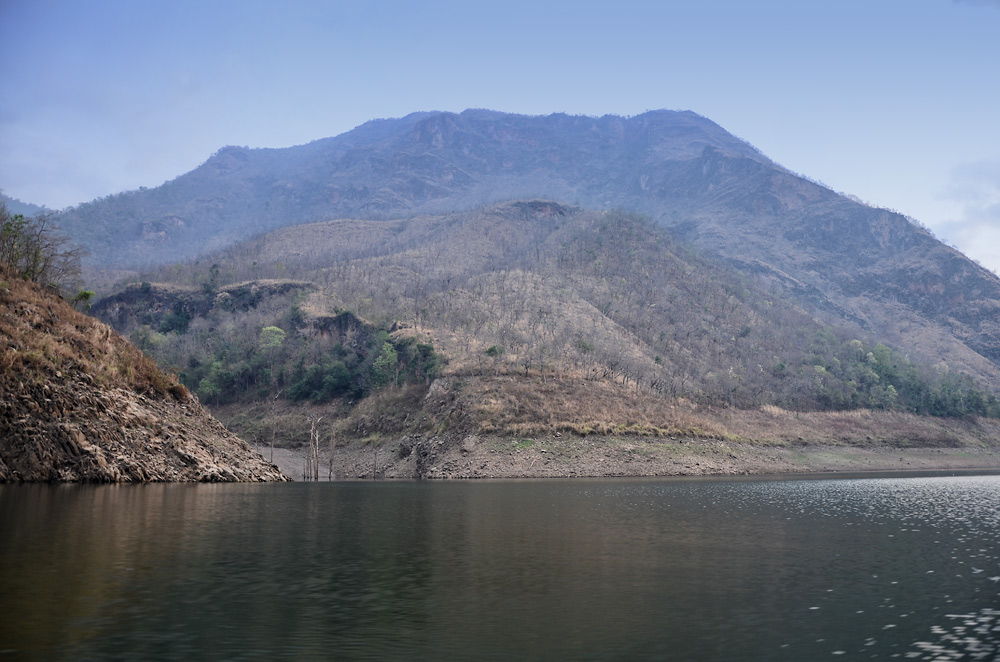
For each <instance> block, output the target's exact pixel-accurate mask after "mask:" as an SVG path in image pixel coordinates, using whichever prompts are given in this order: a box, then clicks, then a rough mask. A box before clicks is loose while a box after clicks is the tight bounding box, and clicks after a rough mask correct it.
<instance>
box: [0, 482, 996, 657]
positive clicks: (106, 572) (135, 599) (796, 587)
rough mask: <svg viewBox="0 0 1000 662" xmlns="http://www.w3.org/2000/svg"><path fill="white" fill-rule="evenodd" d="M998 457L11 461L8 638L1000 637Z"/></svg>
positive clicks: (116, 653) (700, 653) (835, 646)
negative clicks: (770, 471) (268, 467)
mask: <svg viewBox="0 0 1000 662" xmlns="http://www.w3.org/2000/svg"><path fill="white" fill-rule="evenodd" d="M998 592H1000V477H997V476H958V477H913V478H866V479H838V480H798V481H786V480H782V481H777V480H755V481H753V480H752V481H728V480H648V481H646V480H607V481H544V482H543V481H538V482H490V483H466V482H462V483H458V482H456V483H427V482H424V483H328V484H317V485H307V484H292V485H149V486H131V487H129V486H103V487H80V486H6V487H4V486H0V659H5V658H7V657H9V658H11V659H16V658H30V659H73V660H77V659H178V660H180V659H192V658H196V659H197V658H200V659H231V660H244V659H435V660H438V659H450V660H459V659H462V660H465V659H496V660H501V659H502V660H507V659H544V660H578V659H623V660H624V659H627V660H633V659H660V660H796V661H807V660H821V659H835V660H839V659H882V660H888V659H918V660H960V659H969V660H972V659H983V660H993V659H997V657H998V656H1000V653H998V645H1000V596H998Z"/></svg>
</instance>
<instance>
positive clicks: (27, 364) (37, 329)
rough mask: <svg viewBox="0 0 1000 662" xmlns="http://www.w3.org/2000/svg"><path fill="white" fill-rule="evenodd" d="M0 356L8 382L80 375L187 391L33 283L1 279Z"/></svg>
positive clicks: (144, 389) (162, 391) (160, 390)
mask: <svg viewBox="0 0 1000 662" xmlns="http://www.w3.org/2000/svg"><path fill="white" fill-rule="evenodd" d="M0 346H2V349H3V353H2V355H0V367H2V368H3V370H2V378H3V379H4V381H7V382H8V383H16V382H19V381H20V382H29V383H36V382H44V381H47V380H51V379H60V378H62V377H63V373H64V372H67V373H68V372H74V373H82V374H83V375H86V376H87V377H89V379H90V380H92V381H93V382H95V383H97V384H101V385H104V386H115V387H124V388H129V389H131V390H133V391H136V392H138V393H144V394H150V395H156V396H160V397H163V396H166V395H171V396H173V397H175V398H177V399H179V400H184V399H187V397H188V392H187V389H186V388H185V387H184V386H183V385H181V384H180V383H179V382H178V381H177V378H176V377H174V376H172V375H166V374H164V373H163V372H162V371H160V369H159V368H157V366H156V364H155V363H154V362H153V361H152V360H151V359H149V358H148V357H146V356H145V355H143V353H142V352H141V351H139V350H138V349H136V348H135V347H134V346H132V345H131V344H130V343H129V342H128V341H126V340H125V339H124V338H122V337H121V336H119V335H118V334H117V333H115V332H114V331H112V330H111V328H110V327H108V326H107V325H105V324H103V323H101V322H99V321H97V320H96V319H94V318H92V317H88V316H87V315H84V314H82V313H79V312H77V311H76V310H74V309H73V308H72V307H71V306H70V305H69V304H68V303H66V302H65V301H63V300H62V299H60V298H59V297H58V296H56V295H55V294H52V293H50V292H48V291H46V290H44V289H42V288H40V287H38V286H37V285H35V284H33V283H29V282H25V281H22V280H19V279H15V278H9V277H8V278H5V279H4V280H3V285H2V286H0Z"/></svg>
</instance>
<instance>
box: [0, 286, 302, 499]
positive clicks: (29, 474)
mask: <svg viewBox="0 0 1000 662" xmlns="http://www.w3.org/2000/svg"><path fill="white" fill-rule="evenodd" d="M0 351H2V355H0V482H35V481H85V482H147V481H212V482H216V481H283V480H288V479H287V478H286V477H285V476H284V475H283V474H282V473H281V471H280V470H279V469H278V468H277V467H276V466H274V465H272V464H270V463H268V462H266V461H265V460H264V459H263V458H262V457H261V456H260V455H259V454H257V453H256V452H254V451H253V450H252V449H251V448H250V447H249V446H248V445H247V444H246V443H245V442H244V441H242V440H241V439H239V438H238V437H236V436H235V435H233V434H232V433H230V432H228V431H227V430H226V429H225V428H224V427H223V426H222V424H220V423H219V422H218V421H216V420H215V419H213V418H212V417H211V416H210V415H209V414H208V413H207V412H205V410H204V409H203V408H202V407H201V405H200V404H199V403H198V401H197V400H196V399H195V398H194V397H193V396H191V395H190V394H189V393H188V392H187V389H185V388H184V387H183V386H181V385H180V384H179V383H177V381H176V379H175V378H173V377H171V376H169V375H165V374H163V373H161V372H159V371H158V370H157V369H156V367H155V366H154V365H153V364H152V362H151V361H149V359H147V358H146V357H145V356H143V355H142V353H141V352H139V351H138V350H137V349H136V348H135V347H133V346H132V345H130V344H129V343H128V342H127V341H125V340H124V339H123V338H121V337H120V336H118V335H117V334H115V333H114V332H113V331H111V329H110V328H108V327H107V326H106V325H104V324H102V323H100V322H98V321H97V320H95V319H93V318H90V317H87V316H85V315H82V314H80V313H78V312H76V311H75V310H73V309H72V308H71V307H70V306H69V305H68V304H66V303H65V302H64V301H62V300H61V299H59V298H58V297H56V296H55V295H53V294H50V293H48V292H45V291H43V290H41V289H40V288H37V287H35V286H34V285H32V284H29V283H24V282H21V281H18V280H11V279H7V280H4V278H3V276H2V274H0Z"/></svg>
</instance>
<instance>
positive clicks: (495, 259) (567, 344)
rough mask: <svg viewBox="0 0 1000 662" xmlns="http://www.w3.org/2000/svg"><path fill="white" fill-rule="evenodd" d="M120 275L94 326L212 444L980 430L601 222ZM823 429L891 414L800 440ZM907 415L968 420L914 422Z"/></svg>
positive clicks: (718, 273)
mask: <svg viewBox="0 0 1000 662" xmlns="http://www.w3.org/2000/svg"><path fill="white" fill-rule="evenodd" d="M143 279H145V280H144V281H140V282H134V283H132V284H129V285H127V286H125V287H123V288H122V289H121V290H120V291H118V292H117V293H115V294H113V295H111V296H108V297H105V298H104V299H103V300H102V301H101V302H99V303H98V304H97V305H96V306H95V309H94V310H95V313H96V314H98V315H99V316H101V317H102V318H103V319H105V320H107V321H108V322H110V323H112V324H114V325H115V327H116V328H117V329H118V330H120V331H121V332H122V333H123V334H126V335H128V336H129V337H130V338H131V339H132V340H133V341H134V342H135V343H136V344H138V345H139V346H140V347H142V348H143V349H145V350H146V351H148V352H149V353H150V354H151V355H152V356H154V357H156V359H157V361H159V362H160V363H161V364H163V365H170V366H177V370H178V371H179V373H180V375H181V378H182V380H183V381H184V383H185V384H186V385H187V386H188V387H189V388H191V389H193V390H195V391H196V392H197V393H198V395H199V396H200V397H201V398H202V399H203V400H204V401H205V402H206V403H208V404H209V406H211V407H212V408H213V411H214V412H215V413H216V414H217V415H219V416H220V418H221V419H222V420H223V421H224V422H225V423H226V424H227V425H228V426H230V427H231V428H232V429H234V430H236V431H237V432H238V433H240V434H241V435H242V436H244V437H245V438H247V439H252V438H256V439H258V440H268V439H269V438H275V437H276V438H277V439H278V441H279V444H282V445H294V444H297V443H303V442H304V440H305V439H307V438H311V434H312V429H311V428H312V423H313V422H314V421H316V420H317V419H318V418H321V417H322V418H323V419H325V420H326V421H327V423H325V424H324V433H323V434H324V435H326V434H328V433H329V434H331V435H333V437H334V438H335V439H337V440H340V441H342V442H346V441H348V440H354V441H355V442H357V444H359V445H360V446H361V447H364V446H367V445H369V444H372V443H373V442H375V443H376V444H377V445H381V444H384V443H385V442H386V441H387V440H393V441H395V440H400V439H403V440H407V439H408V440H409V441H406V443H405V446H406V448H405V449H403V451H401V452H404V451H405V452H404V457H408V455H406V454H405V453H408V452H411V451H412V452H414V453H418V454H419V453H420V452H422V451H421V450H420V448H418V447H417V446H419V444H417V446H414V443H416V442H414V441H413V440H415V439H429V438H435V437H436V436H438V435H447V438H448V439H450V440H451V441H452V442H455V440H459V441H460V440H461V439H464V438H465V437H466V436H468V435H473V436H490V435H492V436H499V437H500V438H507V439H510V438H515V439H517V438H522V437H526V438H538V437H539V436H560V435H572V436H577V437H589V436H593V435H604V436H611V437H621V436H630V435H631V436H638V437H653V438H662V437H695V438H698V437H706V436H707V437H709V438H714V439H735V438H738V439H753V440H761V439H770V440H775V439H780V440H783V441H786V442H787V439H786V438H784V437H782V436H781V435H782V434H785V433H784V432H781V433H777V434H776V433H775V432H774V430H773V429H770V428H769V427H768V425H769V423H768V421H774V420H778V419H781V420H783V421H785V425H784V427H785V429H786V430H787V429H797V430H798V431H799V433H803V432H805V431H806V430H808V437H807V438H811V439H823V438H826V439H831V440H836V441H850V442H852V443H857V442H859V441H860V442H861V443H867V442H869V441H872V440H875V439H879V440H892V441H893V443H912V442H913V441H914V440H923V441H924V442H925V443H929V444H931V445H940V444H941V443H947V444H949V445H958V444H960V443H980V442H981V440H982V439H988V438H989V435H990V434H992V432H990V431H991V430H994V429H995V426H993V425H992V424H990V423H977V422H974V421H975V419H976V418H977V417H997V416H1000V403H998V402H997V399H996V396H995V395H994V394H993V393H991V392H990V390H989V389H988V388H984V387H983V386H982V385H977V384H976V382H975V380H973V379H972V378H971V377H970V376H968V375H966V374H962V373H960V372H958V371H954V370H949V369H947V368H945V367H944V366H941V365H931V364H929V363H922V362H919V361H917V360H913V359H911V358H909V357H907V356H905V355H904V354H903V353H902V352H901V351H899V350H898V349H894V348H893V347H891V346H889V345H886V344H884V343H882V342H880V339H879V338H878V337H877V336H872V335H871V334H869V333H867V332H866V331H865V330H864V329H862V328H861V327H860V325H858V324H857V323H854V322H851V321H849V320H843V319H840V318H837V317H836V316H834V315H832V314H829V313H817V312H815V311H809V310H807V309H805V308H804V307H803V306H802V305H800V304H799V303H797V302H796V301H795V300H794V299H793V298H791V297H789V296H788V294H787V292H783V291H782V290H781V289H780V288H778V287H776V286H775V285H774V284H773V283H772V282H770V281H768V280H766V279H761V278H759V277H757V276H752V275H747V274H745V273H742V272H740V271H738V270H737V269H736V268H734V267H733V266H732V265H729V264H724V263H719V262H718V261H716V260H714V259H710V258H708V257H706V256H705V255H703V254H702V253H701V252H700V251H698V250H697V249H693V248H692V247H691V246H690V245H689V244H686V243H685V242H683V241H680V240H678V239H677V238H676V237H675V236H673V235H672V234H671V233H670V232H669V231H668V230H667V229H666V228H664V227H662V226H660V225H658V224H656V223H654V222H653V221H651V220H649V219H648V218H644V217H641V216H639V215H635V214H627V213H624V212H600V211H588V210H583V209H580V208H577V207H571V206H568V205H563V204H560V203H557V202H553V201H546V200H526V201H513V202H507V203H501V204H497V205H490V206H487V207H483V208H478V209H474V210H469V211H465V212H454V213H449V214H440V215H426V216H416V217H413V218H407V219H398V220H384V221H371V220H368V221H366V220H350V219H340V220H335V221H326V222H321V223H311V224H301V225H296V226H291V227H287V228H282V229H280V230H276V231H273V232H271V233H267V234H265V235H261V236H258V237H256V238H254V239H251V240H247V241H245V242H241V243H239V244H237V245H235V246H233V247H231V248H229V249H226V250H222V251H217V252H215V253H212V254H210V255H208V256H206V258H205V259H203V260H200V261H199V262H198V263H190V264H181V265H176V264H175V265H168V266H165V267H162V268H159V269H156V270H152V271H150V272H147V273H146V274H144V276H143ZM716 410H727V411H728V410H738V411H744V412H761V411H766V412H770V413H769V414H768V418H767V420H766V421H763V422H762V421H760V420H757V421H755V422H752V423H748V422H744V423H735V424H734V422H733V421H729V422H725V421H722V420H720V419H719V418H718V416H717V415H716V414H713V413H712V412H714V411H716ZM845 410H846V411H849V412H850V411H853V412H855V414H856V413H857V411H859V410H867V411H869V412H870V411H877V412H882V413H884V414H885V415H887V416H901V417H903V418H898V419H896V420H895V424H894V425H892V426H888V425H883V424H882V423H879V424H872V423H866V422H864V421H855V420H851V421H850V422H848V423H847V424H846V425H842V424H840V423H837V424H836V425H834V424H832V423H831V421H832V420H833V419H830V418H824V417H823V416H820V415H817V416H814V417H813V418H811V419H809V420H810V421H811V422H809V423H806V422H805V420H806V418H807V416H806V414H807V413H808V412H821V413H822V414H831V413H833V412H843V411H845ZM791 412H795V413H791ZM800 414H801V416H802V417H803V419H802V420H801V421H800V420H799V416H800ZM917 414H919V415H921V416H916V415H917ZM927 414H930V415H932V416H935V417H951V418H953V419H955V418H962V419H970V420H967V421H963V422H962V423H961V425H960V427H961V430H958V429H957V428H955V427H954V425H956V424H954V423H953V424H951V427H949V426H948V425H944V426H943V427H940V425H943V424H939V423H934V424H930V423H928V422H927V421H923V420H922V421H921V422H919V423H917V422H914V419H927V418H929V417H928V416H926V415H927ZM748 415H750V416H753V414H748ZM869 415H870V414H865V415H864V416H865V418H866V420H867V417H868V416H869ZM906 416H909V417H911V418H905V417H906ZM793 418H794V420H795V421H797V423H796V426H799V425H801V426H803V427H798V428H793V427H792V426H791V425H789V423H790V420H791V419H793ZM880 420H881V419H880ZM327 426H332V427H330V428H327ZM927 426H930V427H927ZM984 426H985V427H984ZM889 428H891V429H889ZM737 430H739V431H737ZM865 440H866V441H865ZM907 440H908V441H907ZM946 440H947V442H946ZM400 443H403V442H400ZM420 443H424V442H423V441H421V442H420ZM456 443H457V442H456ZM449 448H451V449H452V450H454V448H457V447H455V446H454V443H452V444H451V446H449ZM424 450H428V449H426V448H424ZM438 450H442V451H443V450H444V449H443V448H442V449H438ZM338 452H339V451H338ZM345 452H346V451H345ZM428 452H430V451H429V450H428ZM456 452H457V451H456ZM363 453H364V452H363V451H362V454H363ZM421 466H423V465H421ZM411 469H412V470H416V469H417V468H414V467H411V468H410V469H407V470H406V471H410V470H411ZM417 473H418V474H419V475H426V474H425V472H424V471H423V469H420V470H419V471H417Z"/></svg>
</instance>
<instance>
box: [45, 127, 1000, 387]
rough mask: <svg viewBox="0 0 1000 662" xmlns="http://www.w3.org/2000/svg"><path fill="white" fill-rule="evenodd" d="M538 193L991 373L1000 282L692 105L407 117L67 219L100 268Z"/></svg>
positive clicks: (227, 152) (247, 159)
mask: <svg viewBox="0 0 1000 662" xmlns="http://www.w3.org/2000/svg"><path fill="white" fill-rule="evenodd" d="M536 196H542V197H545V198H548V199H552V200H556V201H559V202H563V203H570V204H575V205H579V206H581V207H583V208H588V209H611V208H617V209H624V210H630V211H638V212H641V213H643V214H646V215H648V216H649V217H651V218H652V219H653V220H654V221H656V222H657V223H659V224H662V225H664V226H666V227H668V228H670V229H671V231H672V233H674V235H675V236H678V237H680V238H683V239H685V240H687V241H690V242H692V243H693V244H694V245H695V246H697V247H698V248H699V249H700V250H702V251H704V252H705V253H707V254H708V255H713V256H715V257H718V258H721V259H723V260H725V261H726V262H728V263H729V264H730V265H732V266H735V267H736V268H738V269H739V270H741V271H743V272H745V273H748V274H754V275H755V276H756V277H759V278H761V279H763V280H766V281H769V282H772V283H775V284H778V285H780V286H781V288H782V289H783V290H785V291H787V292H788V293H789V294H790V295H791V296H793V297H795V298H796V300H798V301H800V302H801V303H802V304H803V305H807V306H811V307H814V308H815V309H817V310H821V311H825V312H827V313H830V314H834V315H836V316H838V317H840V318H842V319H844V320H846V321H849V322H851V323H856V324H858V325H860V326H861V327H862V328H865V329H868V330H870V331H872V332H874V333H876V334H877V335H879V337H883V338H886V339H887V340H890V341H892V342H894V343H895V344H896V345H898V346H900V347H902V348H904V349H906V350H907V351H912V352H914V353H915V354H916V355H919V356H920V357H922V358H923V359H925V360H944V361H945V362H946V363H947V365H950V366H952V367H954V368H957V369H961V370H965V371H968V372H970V373H971V374H974V375H977V376H979V377H980V378H985V379H988V380H990V381H993V380H994V379H996V377H997V366H998V365H1000V322H998V318H1000V281H998V279H997V278H996V276H994V275H993V274H992V273H990V272H988V271H987V270H985V269H983V268H981V267H980V266H978V265H977V264H975V263H973V262H972V261H970V260H968V259H967V258H966V257H964V256H963V255H961V254H960V253H958V252H957V251H955V250H954V249H951V248H949V247H947V246H945V245H944V244H942V243H941V242H939V241H938V240H937V239H935V238H934V237H933V236H932V235H931V234H930V233H929V232H927V231H926V230H925V229H923V228H922V227H920V226H919V225H917V224H915V223H913V222H911V221H910V220H909V219H907V218H905V217H903V216H902V215H900V214H896V213H893V212H891V211H887V210H883V209H875V208H872V207H869V206H866V205H864V204H861V203H859V202H857V201H854V200H851V199H848V198H847V197H845V196H842V195H839V194H837V193H834V192H833V191H830V190H829V189H827V188H825V187H823V186H821V185H819V184H816V183H814V182H811V181H809V180H808V179H806V178H804V177H801V176H798V175H795V174H794V173H791V172H789V171H787V170H786V169H784V168H782V167H781V166H779V165H777V164H775V163H773V162H772V161H770V160H769V159H768V158H767V157H766V156H765V155H763V154H761V153H760V152H759V151H757V150H756V149H754V148H753V147H752V146H750V145H749V144H747V143H746V142H744V141H742V140H740V139H738V138H736V137H734V136H732V135H731V134H729V133H727V132H726V131H725V130H723V129H722V128H721V127H719V126H718V125H716V124H715V123H713V122H711V121H710V120H708V119H706V118H703V117H700V116H698V115H696V114H694V113H691V112H674V111H654V112H649V113H645V114H643V115H639V116H636V117H631V118H622V117H616V116H604V117H600V118H594V117H581V116H568V115H550V116H546V117H528V116H520V115H509V114H503V113H496V112H491V111H485V110H469V111H465V112H463V113H461V114H453V113H414V114H411V115H408V116H406V117H404V118H402V119H390V120H374V121H372V122H368V123H366V124H364V125H362V126H360V127H358V128H357V129H355V130H353V131H351V132H348V133H346V134H343V135H340V136H337V137H334V138H326V139H322V140H317V141H315V142H312V143H309V144H307V145H302V146H299V147H292V148H286V149H246V148H240V147H226V148H223V149H221V150H219V152H217V153H216V154H215V155H213V156H212V158H210V159H209V160H208V161H207V162H206V163H205V164H203V165H202V166H200V167H199V168H197V169H195V170H194V171H192V172H190V173H187V174H185V175H182V176H180V177H178V178H176V179H175V180H173V181H170V182H168V183H166V184H164V185H163V186H161V187H158V188H155V189H148V190H140V191H133V192H128V193H122V194H119V195H116V196H111V197H109V198H104V199H101V200H97V201H94V202H92V203H88V204H85V205H80V206H79V207H77V208H75V209H72V210H68V211H67V212H65V213H63V214H62V215H61V216H60V219H59V220H60V222H61V223H62V224H63V226H64V228H65V229H66V230H67V231H68V232H69V233H70V234H72V235H73V236H74V237H79V238H81V239H82V240H83V241H84V242H85V244H86V245H87V247H88V249H89V250H90V251H91V253H92V258H91V259H92V262H93V263H95V264H101V265H102V266H119V267H124V266H130V265H132V266H134V265H142V264H145V265H152V264H156V263H163V262H167V261H171V260H177V259H183V258H189V257H192V256H195V255H198V254H200V253H203V252H204V251H206V250H213V249H219V248H223V247H225V246H227V245H230V244H232V243H233V242H235V241H238V240H240V239H244V238H247V237H249V236H251V235H253V234H257V233H260V232H263V231H268V230H272V229H275V228H278V227H283V226H287V225H293V224H297V223H303V222H309V221H317V220H328V219H334V218H359V219H374V220H384V219H390V218H400V217H408V216H412V215H414V214H420V213H432V212H433V213H438V212H445V211H451V210H461V209H469V208H473V207H476V206H478V205H482V204H485V203H489V202H493V201H500V200H508V199H517V198H530V197H536ZM994 383H996V382H994Z"/></svg>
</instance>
